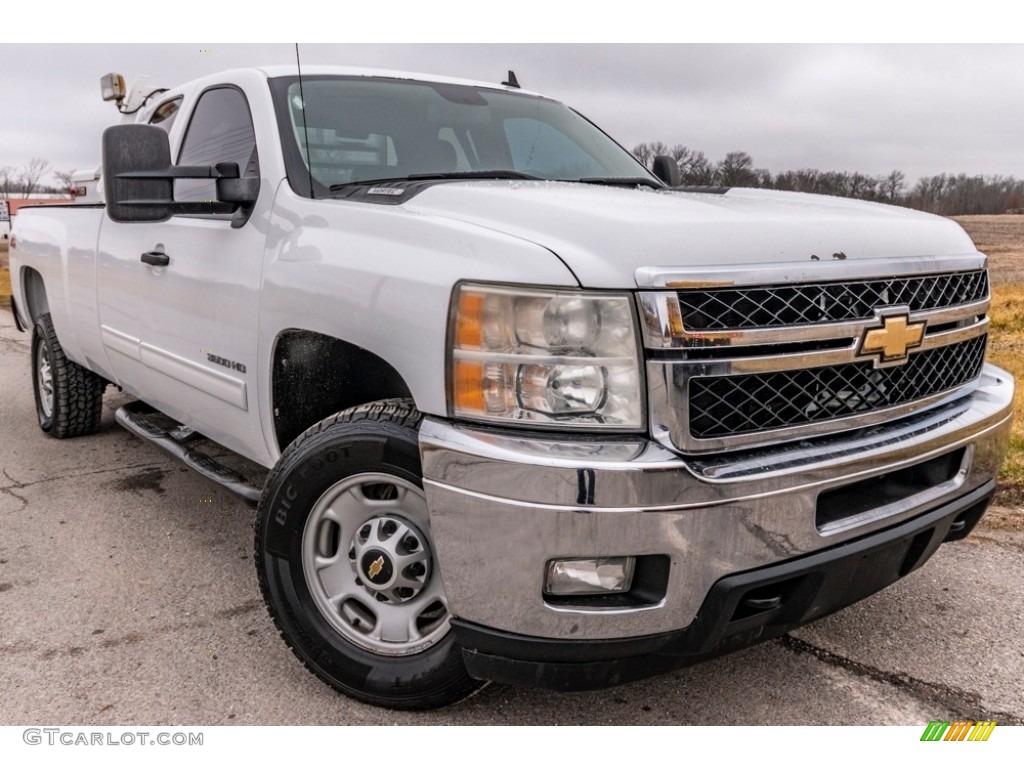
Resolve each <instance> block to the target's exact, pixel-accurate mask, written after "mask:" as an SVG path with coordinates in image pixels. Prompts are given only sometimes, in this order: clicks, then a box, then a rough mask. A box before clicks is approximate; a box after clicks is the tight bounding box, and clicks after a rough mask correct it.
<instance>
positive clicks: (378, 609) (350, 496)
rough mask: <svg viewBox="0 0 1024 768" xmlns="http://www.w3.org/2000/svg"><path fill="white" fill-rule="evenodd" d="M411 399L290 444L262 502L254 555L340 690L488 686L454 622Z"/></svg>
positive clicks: (303, 640) (401, 697) (397, 699)
mask: <svg viewBox="0 0 1024 768" xmlns="http://www.w3.org/2000/svg"><path fill="white" fill-rule="evenodd" d="M420 418H421V417H420V415H419V413H418V412H417V411H416V410H415V409H414V407H413V406H412V403H411V402H409V401H406V400H387V401H380V402H377V403H372V404H369V405H365V406H360V407H358V408H353V409H351V410H348V411H344V412H342V413H340V414H338V415H336V416H333V417H331V418H329V419H326V420H324V421H322V422H320V423H319V424H317V425H316V426H315V427H313V428H311V429H310V430H308V431H307V432H306V433H305V434H303V435H302V436H301V437H300V438H298V439H297V440H296V441H295V442H294V443H293V444H292V445H291V446H289V448H288V449H287V450H286V451H285V453H284V455H283V456H282V457H281V460H280V462H278V465H277V467H276V468H275V469H274V471H273V472H272V473H271V475H270V477H269V478H268V480H267V487H266V489H265V490H264V493H263V498H262V499H261V502H260V511H259V520H258V523H257V532H256V562H257V570H258V574H259V579H260V586H261V588H262V590H263V595H264V598H265V599H266V601H267V605H268V607H269V609H270V613H271V615H272V616H273V618H274V621H275V623H276V624H277V626H278V629H279V630H280V631H281V635H282V636H283V637H284V639H285V642H287V643H288V645H289V646H290V647H291V648H292V650H293V651H294V652H295V654H296V655H297V656H298V657H299V659H301V660H302V662H303V663H304V664H305V665H306V666H307V667H308V668H309V669H310V670H311V671H312V672H313V673H314V674H316V675H317V676H318V677H320V678H321V679H323V680H324V681H326V682H327V683H329V684H330V685H332V686H334V687H335V688H337V689H338V690H340V691H342V692H344V693H346V694H349V695H350V696H353V697H354V698H357V699H360V700H362V701H366V702H369V703H371V704H377V705H381V706H386V707H393V708H400V709H422V708H430V707H438V706H443V705H445V704H450V703H452V702H454V701H458V700H459V699H461V698H464V697H465V696H467V695H468V694H470V693H472V692H473V691H474V690H475V689H476V688H477V687H478V686H479V685H480V683H478V682H477V681H475V680H473V679H472V678H470V677H469V675H468V674H467V673H466V670H465V667H464V665H463V662H462V653H461V650H460V649H459V646H458V645H457V644H456V643H455V638H454V635H453V633H452V631H451V626H450V624H449V613H448V604H447V599H446V597H445V593H444V586H443V584H442V582H441V576H440V573H439V572H438V568H437V560H436V557H435V554H434V545H433V540H432V538H431V535H430V520H429V516H428V513H427V502H426V497H425V496H424V494H423V483H422V478H421V474H420V460H419V446H418V438H417V431H418V426H419V421H420Z"/></svg>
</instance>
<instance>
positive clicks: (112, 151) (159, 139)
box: [103, 125, 174, 224]
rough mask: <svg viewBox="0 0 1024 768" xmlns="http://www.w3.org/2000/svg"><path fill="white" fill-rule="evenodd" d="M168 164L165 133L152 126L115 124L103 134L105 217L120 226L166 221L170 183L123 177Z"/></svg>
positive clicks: (169, 202)
mask: <svg viewBox="0 0 1024 768" xmlns="http://www.w3.org/2000/svg"><path fill="white" fill-rule="evenodd" d="M170 165H171V145H170V142H169V141H168V140H167V133H166V132H165V131H164V130H162V129H160V128H157V127H155V126H152V125H117V126H113V127H111V128H107V130H105V131H104V132H103V190H104V192H105V194H106V199H107V215H109V216H110V218H111V219H112V220H113V221H117V222H122V223H128V224H130V223H133V222H152V221H167V219H169V218H171V215H172V213H171V205H170V204H171V203H172V202H173V201H174V180H173V179H167V178H158V177H149V178H130V177H126V176H124V174H131V173H138V172H140V171H141V172H152V171H161V170H164V169H166V168H169V167H170Z"/></svg>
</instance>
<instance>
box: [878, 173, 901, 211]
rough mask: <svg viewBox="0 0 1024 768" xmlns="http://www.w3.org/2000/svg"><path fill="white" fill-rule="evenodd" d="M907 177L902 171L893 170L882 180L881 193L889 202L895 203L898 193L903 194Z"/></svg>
mask: <svg viewBox="0 0 1024 768" xmlns="http://www.w3.org/2000/svg"><path fill="white" fill-rule="evenodd" d="M906 181H907V177H906V176H904V175H903V171H900V170H894V171H893V172H892V173H890V174H889V175H888V176H886V177H885V179H884V180H883V181H882V193H883V194H884V195H885V199H886V200H888V201H889V202H890V203H895V202H896V200H898V199H899V197H900V195H902V194H903V187H904V186H905V184H906Z"/></svg>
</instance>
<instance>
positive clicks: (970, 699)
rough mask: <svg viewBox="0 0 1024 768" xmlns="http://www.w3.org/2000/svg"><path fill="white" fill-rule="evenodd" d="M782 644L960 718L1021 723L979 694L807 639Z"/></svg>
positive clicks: (786, 638) (1018, 717) (1022, 720)
mask: <svg viewBox="0 0 1024 768" xmlns="http://www.w3.org/2000/svg"><path fill="white" fill-rule="evenodd" d="M777 642H778V643H779V645H781V646H782V647H783V648H785V649H787V650H789V651H792V652H793V653H796V654H804V653H806V654H809V655H811V656H814V657H815V658H816V659H818V660H819V661H822V662H824V663H825V664H828V665H830V666H833V667H837V668H839V669H845V670H846V671H847V672H852V673H853V674H855V675H857V676H858V677H866V678H869V679H871V680H874V681H876V682H879V683H885V684H887V685H891V686H893V687H895V688H898V689H899V690H901V691H903V692H904V693H906V694H908V695H909V696H911V697H912V698H914V699H917V700H918V701H919V702H921V703H922V704H925V705H931V706H935V707H941V708H943V709H945V710H946V711H948V712H950V714H952V715H953V716H954V717H957V718H959V719H962V720H995V721H996V722H997V723H999V724H1000V725H1004V724H1005V725H1024V716H1021V715H1015V714H1012V713H1010V712H997V711H994V710H990V709H986V708H985V707H983V706H982V705H981V696H980V695H978V694H977V693H972V692H971V691H965V690H963V689H961V688H954V687H953V686H950V685H946V684H945V683H930V682H928V681H926V680H921V679H920V678H916V677H912V676H911V675H908V674H906V673H903V672H886V671H885V670H882V669H878V668H877V667H872V666H870V665H868V664H862V663H861V662H859V661H854V660H853V659H849V658H847V657H845V656H840V655H839V654H837V653H832V651H827V650H825V649H824V648H821V647H819V646H817V645H814V644H812V643H808V642H807V641H806V640H800V639H799V638H796V637H793V636H792V635H789V634H786V635H783V636H782V637H780V638H779V639H778V641H777Z"/></svg>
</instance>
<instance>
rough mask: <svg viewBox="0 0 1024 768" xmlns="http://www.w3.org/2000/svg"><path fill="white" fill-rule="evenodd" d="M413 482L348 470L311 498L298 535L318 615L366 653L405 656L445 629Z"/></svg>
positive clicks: (422, 502) (420, 499)
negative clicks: (313, 499) (301, 530)
mask: <svg viewBox="0 0 1024 768" xmlns="http://www.w3.org/2000/svg"><path fill="white" fill-rule="evenodd" d="M428 522H429V519H428V514H427V500H426V497H425V496H424V495H423V491H422V489H420V488H419V486H417V485H415V484H413V483H410V482H407V481H405V480H402V479H400V478H397V477H395V476H394V475H387V474H380V473H363V474H358V475H352V476H351V477H347V478H345V479H344V480H342V481H340V482H338V483H335V484H334V485H332V486H331V487H330V488H329V489H328V490H327V491H326V493H324V494H323V496H321V497H320V499H319V500H318V501H317V502H316V504H315V505H314V507H313V510H312V512H310V515H309V518H308V519H307V520H306V525H305V528H304V529H303V532H302V570H303V575H304V576H305V579H306V586H307V587H308V588H309V591H310V594H311V595H312V596H313V600H314V602H315V603H316V606H317V609H318V610H319V611H320V613H321V615H322V616H323V617H324V618H325V619H326V620H327V621H328V623H330V625H331V626H332V627H333V628H334V629H335V630H336V631H337V632H338V633H339V634H341V635H342V636H343V637H344V638H345V639H347V640H349V641H351V642H352V643H353V644H355V645H357V646H359V647H360V648H363V649H364V650H367V651H370V652H372V653H378V654H382V655H386V656H405V655H409V654H412V653H418V652H420V651H423V650H425V649H426V648H429V647H430V646H432V645H434V644H435V643H436V642H438V641H439V640H441V638H443V637H444V636H445V635H446V634H447V633H448V631H449V629H450V625H449V615H448V603H447V600H446V599H445V595H444V587H443V586H442V584H441V577H440V574H438V572H437V568H436V567H435V565H434V556H433V542H432V541H431V540H430V537H429V535H428V534H427V531H428V530H429V527H428Z"/></svg>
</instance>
